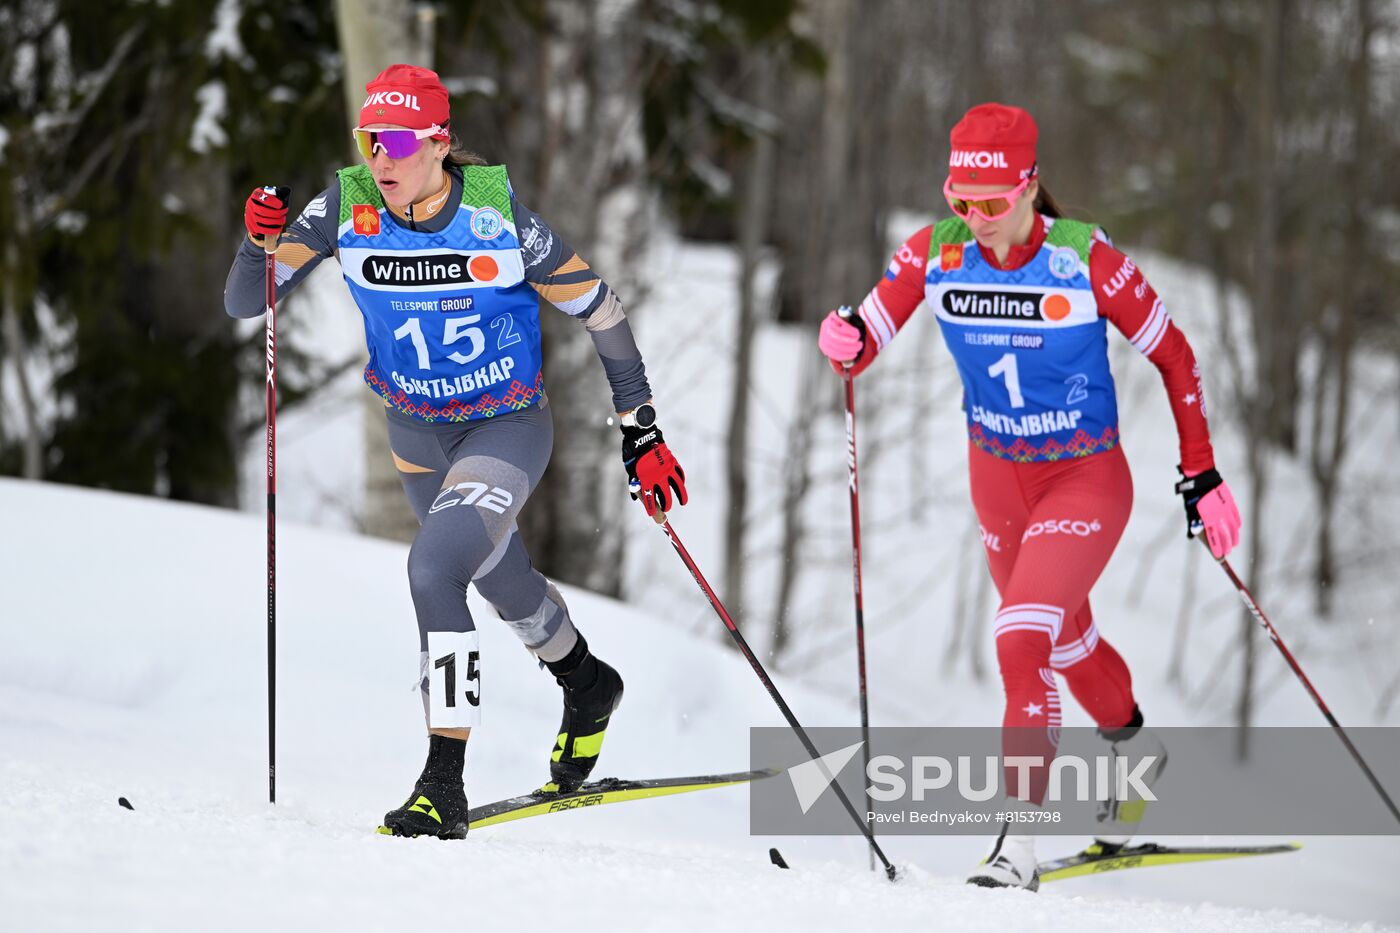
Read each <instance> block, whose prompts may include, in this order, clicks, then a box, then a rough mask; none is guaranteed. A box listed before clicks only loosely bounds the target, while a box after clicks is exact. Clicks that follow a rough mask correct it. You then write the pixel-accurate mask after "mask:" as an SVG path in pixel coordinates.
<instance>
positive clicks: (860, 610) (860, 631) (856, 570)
mask: <svg viewBox="0 0 1400 933" xmlns="http://www.w3.org/2000/svg"><path fill="white" fill-rule="evenodd" d="M837 313H838V314H840V315H841V317H843V318H844V319H846V320H847V321H854V320H856V317H855V314H854V313H853V312H852V311H851V307H850V305H843V306H842V307H841V309H840V310H839V311H838V312H837ZM842 380H843V381H844V382H845V384H846V469H847V473H848V475H849V480H850V482H849V484H848V485H849V488H850V494H851V575H852V578H853V579H854V584H855V594H856V667H857V670H858V673H859V682H860V737H861V739H862V741H863V742H864V744H863V745H862V746H861V752H862V756H863V758H864V761H865V772H866V774H869V773H870V705H869V702H868V700H867V698H866V689H865V599H864V596H863V595H862V593H863V589H862V587H861V579H860V578H861V574H860V480H859V474H858V472H857V470H856V377H855V376H853V375H852V374H851V364H850V363H846V364H845V371H844V372H843V373H842ZM865 803H866V806H865V809H866V812H867V813H868V812H870V810H871V806H870V794H869V791H868V789H867V792H866V798H865ZM872 832H873V831H872ZM870 870H871V871H874V870H875V853H874V852H873V851H872V852H871V853H870Z"/></svg>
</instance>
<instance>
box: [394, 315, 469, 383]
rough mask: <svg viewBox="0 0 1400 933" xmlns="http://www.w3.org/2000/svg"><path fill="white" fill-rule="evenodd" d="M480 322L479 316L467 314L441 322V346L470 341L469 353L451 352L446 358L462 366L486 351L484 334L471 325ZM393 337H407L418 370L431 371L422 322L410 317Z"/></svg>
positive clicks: (398, 338)
mask: <svg viewBox="0 0 1400 933" xmlns="http://www.w3.org/2000/svg"><path fill="white" fill-rule="evenodd" d="M480 320H481V315H479V314H468V315H467V316H466V317H450V318H445V319H444V320H443V322H442V345H443V346H444V347H450V346H451V345H452V344H454V343H456V342H457V341H459V340H461V339H462V338H464V337H465V338H466V339H467V340H468V341H470V344H471V346H470V349H471V352H470V353H461V352H452V353H449V354H447V358H448V359H449V360H451V361H452V362H454V363H461V364H463V365H465V364H467V363H470V362H471V361H472V360H474V359H476V358H477V357H478V356H480V355H481V351H483V350H485V349H486V334H484V333H483V332H482V330H481V328H480V327H472V326H471V325H473V324H475V323H477V322H478V321H480ZM394 337H395V339H397V340H402V339H404V338H405V337H407V338H408V339H409V340H411V341H412V342H413V349H414V351H415V352H416V353H417V354H418V368H419V369H422V370H429V369H432V368H433V367H432V365H431V363H430V362H429V360H428V341H427V340H425V339H423V322H422V321H421V320H419V319H418V318H416V317H411V318H409V319H408V320H406V321H404V322H403V325H402V326H401V327H400V328H399V329H398V330H396V331H394Z"/></svg>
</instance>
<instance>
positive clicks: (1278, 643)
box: [1201, 535, 1400, 822]
mask: <svg viewBox="0 0 1400 933" xmlns="http://www.w3.org/2000/svg"><path fill="white" fill-rule="evenodd" d="M1201 543H1202V544H1205V545H1206V550H1207V551H1209V550H1210V545H1209V544H1208V543H1207V542H1206V539H1205V536H1204V535H1202V536H1201ZM1211 557H1212V558H1213V559H1215V560H1216V562H1217V563H1219V564H1220V566H1221V568H1222V569H1224V571H1225V575H1226V576H1228V577H1229V578H1230V582H1231V583H1233V584H1234V585H1235V590H1236V592H1238V593H1239V594H1240V599H1242V600H1244V604H1245V606H1246V608H1248V609H1249V611H1250V614H1252V615H1253V616H1254V618H1255V620H1256V621H1257V622H1258V623H1259V624H1260V625H1262V626H1263V627H1264V631H1266V632H1268V633H1269V640H1270V641H1272V642H1273V643H1274V646H1275V647H1277V648H1278V650H1279V651H1280V653H1282V654H1283V659H1284V660H1285V661H1287V662H1288V666H1289V667H1291V668H1293V673H1295V674H1297V675H1298V679H1299V680H1300V681H1302V682H1303V686H1304V687H1305V688H1307V691H1308V693H1309V694H1310V695H1311V696H1312V698H1313V702H1314V703H1316V704H1317V708H1318V709H1319V710H1321V711H1322V715H1323V716H1325V717H1326V718H1327V722H1328V723H1329V724H1330V725H1331V726H1332V729H1333V730H1334V731H1335V732H1336V733H1337V738H1339V739H1341V740H1342V744H1343V745H1345V746H1346V747H1347V751H1349V752H1351V757H1352V758H1355V759H1356V763H1357V764H1358V765H1359V766H1360V767H1361V770H1362V772H1363V773H1364V774H1365V775H1366V779H1367V780H1368V781H1370V782H1371V786H1372V787H1374V788H1375V789H1376V793H1378V794H1380V795H1381V799H1382V800H1384V801H1385V805H1386V806H1387V807H1388V808H1389V809H1390V813H1391V815H1392V816H1394V817H1395V819H1396V821H1397V822H1400V809H1397V808H1396V806H1395V801H1394V800H1392V799H1390V794H1388V793H1386V790H1385V788H1384V787H1383V786H1382V785H1381V782H1380V779H1379V778H1377V777H1376V775H1375V772H1373V771H1372V770H1371V767H1370V765H1368V764H1366V759H1364V758H1362V757H1361V752H1359V751H1357V748H1356V746H1355V745H1353V744H1351V738H1350V737H1349V736H1348V735H1347V733H1346V730H1345V729H1343V728H1342V724H1341V723H1339V722H1337V717H1336V716H1333V715H1332V711H1331V710H1330V709H1328V708H1327V704H1326V703H1324V702H1323V700H1322V695H1321V694H1320V693H1318V692H1317V688H1316V687H1314V686H1313V685H1312V681H1310V680H1308V675H1307V674H1304V673H1303V668H1302V667H1301V666H1299V664H1298V661H1297V659H1296V658H1294V657H1293V652H1291V651H1289V650H1288V646H1287V645H1285V644H1284V643H1283V639H1282V638H1280V637H1279V634H1278V629H1276V628H1274V626H1273V623H1272V622H1270V621H1269V618H1268V616H1266V615H1264V610H1263V609H1260V608H1259V604H1258V603H1257V602H1255V601H1254V597H1253V596H1252V595H1251V594H1250V592H1249V590H1248V589H1246V588H1245V585H1244V582H1243V581H1242V580H1240V578H1239V575H1238V574H1236V573H1235V569H1234V568H1233V567H1231V566H1230V562H1229V561H1228V560H1226V559H1225V558H1223V557H1221V558H1216V557H1215V555H1214V554H1212V555H1211Z"/></svg>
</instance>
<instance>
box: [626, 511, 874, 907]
mask: <svg viewBox="0 0 1400 933" xmlns="http://www.w3.org/2000/svg"><path fill="white" fill-rule="evenodd" d="M654 519H655V521H656V523H657V524H658V525H660V526H661V530H662V531H664V532H665V533H666V538H667V540H669V541H670V542H671V546H672V547H673V548H675V549H676V553H677V554H678V555H680V558H681V561H682V562H683V563H684V564H685V567H686V569H687V570H689V571H690V575H691V577H693V578H694V579H695V583H696V585H697V586H699V587H700V591H701V592H702V593H704V594H705V598H706V599H708V600H709V601H710V606H711V607H712V608H713V609H714V610H715V614H716V615H718V616H719V619H720V621H721V622H723V623H724V627H725V628H727V629H728V630H729V637H731V638H733V639H734V643H735V644H736V645H738V646H739V651H740V652H742V653H743V655H744V657H745V658H747V659H748V662H749V666H751V667H752V668H753V672H754V673H755V674H757V675H758V679H759V680H760V681H762V682H763V686H764V689H766V690H767V691H768V695H769V696H771V697H772V698H773V702H774V703H776V704H778V709H779V710H781V711H782V714H783V718H785V719H786V720H787V721H788V725H789V726H791V727H792V730H793V731H794V732H796V733H797V737H798V738H799V739H801V740H802V745H803V747H804V748H806V749H807V754H808V755H810V756H811V758H812V760H813V761H815V762H817V764H818V765H819V766H821V768H822V772H823V775H824V776H825V777H827V779H828V780H830V782H831V789H832V790H834V791H835V792H836V796H837V797H839V798H840V799H841V803H842V805H843V806H845V808H846V812H847V813H849V814H850V815H851V819H853V820H855V821H856V825H857V826H859V827H860V831H861V833H862V834H863V835H864V836H865V838H866V840H867V841H868V842H869V843H870V851H871V852H873V853H874V854H875V855H876V857H878V858H879V859H880V862H881V864H883V865H884V866H885V875H886V876H887V877H888V878H889V879H890V880H891V881H893V880H895V868H894V865H892V864H891V863H890V860H889V859H888V858H886V857H885V853H884V852H882V851H881V850H880V844H879V843H878V842H876V841H875V834H874V833H873V832H872V831H871V829H870V825H869V824H868V823H866V821H865V820H863V819H861V817H860V814H859V813H857V812H856V807H855V804H853V803H851V798H849V797H847V796H846V792H845V791H844V790H842V789H841V785H840V784H839V783H837V781H836V779H835V778H834V777H833V776H832V775H831V774H830V773H829V771H828V769H827V767H826V764H825V762H823V761H821V753H820V752H818V751H817V747H816V745H814V744H813V743H812V739H811V737H810V736H808V735H807V730H806V729H804V728H802V724H801V723H800V722H798V721H797V717H796V716H794V715H793V712H792V709H791V707H789V706H788V705H787V701H786V700H784V699H783V695H782V694H781V693H779V692H778V687H777V685H775V684H774V683H773V679H772V678H771V677H769V676H768V672H767V671H766V670H764V669H763V664H762V663H761V662H760V661H759V660H758V658H757V657H755V656H754V653H753V649H751V648H750V647H749V643H748V642H747V641H745V640H744V635H743V633H742V632H740V631H739V627H738V626H737V625H735V624H734V620H733V619H732V618H731V617H730V615H729V613H728V612H727V611H726V610H725V608H724V604H723V603H721V602H720V601H719V597H718V596H716V595H715V591H714V590H713V589H711V587H710V584H709V583H708V582H706V580H705V576H704V574H702V573H701V572H700V568H699V567H697V566H696V565H695V561H694V560H692V559H691V557H690V552H689V551H687V550H686V549H685V545H684V544H681V539H680V536H679V535H677V534H676V530H675V529H674V528H672V527H671V523H670V522H669V521H668V520H667V518H666V513H665V512H662V511H659V510H658V511H657V512H656V514H655V516H654Z"/></svg>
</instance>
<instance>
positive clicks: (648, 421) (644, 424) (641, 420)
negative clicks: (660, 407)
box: [620, 402, 656, 430]
mask: <svg viewBox="0 0 1400 933" xmlns="http://www.w3.org/2000/svg"><path fill="white" fill-rule="evenodd" d="M620 417H621V418H622V424H623V425H624V426H625V427H629V428H642V429H643V430H645V429H647V428H650V427H654V426H655V425H656V408H655V407H654V406H653V405H652V404H651V402H643V403H642V404H641V405H638V406H637V407H636V408H634V409H632V410H631V411H629V412H628V413H627V414H625V415H622V416H620Z"/></svg>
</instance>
